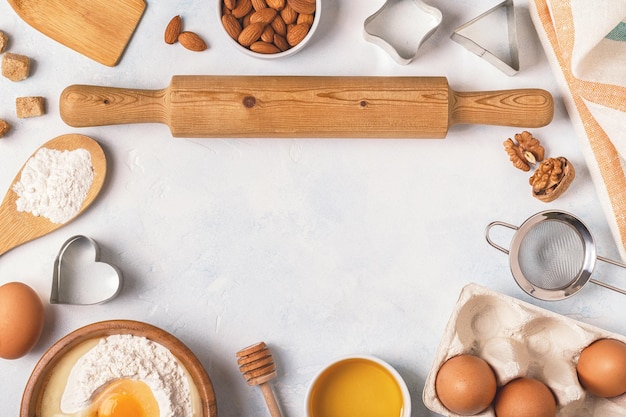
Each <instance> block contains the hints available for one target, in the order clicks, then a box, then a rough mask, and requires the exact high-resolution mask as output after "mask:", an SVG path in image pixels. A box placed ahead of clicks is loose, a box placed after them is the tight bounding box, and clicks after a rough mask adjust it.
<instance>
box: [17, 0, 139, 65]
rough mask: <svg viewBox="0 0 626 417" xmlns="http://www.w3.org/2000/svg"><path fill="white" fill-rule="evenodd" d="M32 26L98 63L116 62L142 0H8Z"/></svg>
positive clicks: (137, 22)
mask: <svg viewBox="0 0 626 417" xmlns="http://www.w3.org/2000/svg"><path fill="white" fill-rule="evenodd" d="M8 2H9V4H10V5H11V7H13V9H14V10H15V12H16V13H17V14H18V15H19V16H20V17H21V18H22V20H24V21H25V22H26V23H28V24H29V25H30V26H32V27H33V28H35V29H37V30H38V31H40V32H41V33H43V34H44V35H46V36H48V37H50V38H52V39H54V40H55V41H57V42H59V43H61V44H63V45H65V46H67V47H68V48H71V49H73V50H75V51H76V52H79V53H81V54H83V55H85V56H87V57H89V58H91V59H93V60H95V61H97V62H99V63H101V64H104V65H107V66H115V65H117V63H118V61H119V59H120V58H121V56H122V53H123V52H124V50H125V49H126V45H127V44H128V42H129V41H130V38H131V36H132V34H133V33H134V32H135V28H136V27H137V25H138V24H139V20H140V19H141V16H142V15H143V12H144V10H145V8H146V3H145V1H144V0H46V1H39V0H8Z"/></svg>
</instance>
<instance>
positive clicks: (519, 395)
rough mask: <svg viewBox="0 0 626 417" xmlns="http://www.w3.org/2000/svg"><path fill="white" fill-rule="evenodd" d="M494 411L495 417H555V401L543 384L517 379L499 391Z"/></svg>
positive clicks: (531, 379)
mask: <svg viewBox="0 0 626 417" xmlns="http://www.w3.org/2000/svg"><path fill="white" fill-rule="evenodd" d="M495 410H496V416H497V417H555V416H556V400H555V399H554V394H552V391H550V388H548V387H547V386H546V385H545V384H544V383H543V382H541V381H538V380H536V379H533V378H517V379H514V380H513V381H511V382H509V383H508V384H506V385H505V386H504V387H502V388H501V389H500V391H499V392H498V395H497V396H496V403H495Z"/></svg>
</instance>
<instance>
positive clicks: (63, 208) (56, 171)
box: [13, 148, 94, 223]
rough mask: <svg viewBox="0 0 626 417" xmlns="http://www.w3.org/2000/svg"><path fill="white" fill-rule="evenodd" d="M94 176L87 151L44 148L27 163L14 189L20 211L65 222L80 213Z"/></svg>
mask: <svg viewBox="0 0 626 417" xmlns="http://www.w3.org/2000/svg"><path fill="white" fill-rule="evenodd" d="M93 176H94V174H93V166H92V165H91V155H90V153H89V152H88V151H87V150H85V149H76V150H73V151H59V150H56V149H48V148H41V149H40V150H39V151H37V153H36V154H35V155H33V157H32V158H30V159H29V160H28V162H27V163H26V165H25V166H24V169H23V170H22V175H21V176H20V180H19V181H18V182H17V183H16V184H15V185H14V186H13V191H15V193H16V194H17V195H18V196H19V198H18V199H17V202H16V205H17V210H18V211H22V212H28V213H31V214H32V215H34V216H44V217H46V218H48V219H49V220H50V221H51V222H53V223H65V222H66V221H68V220H70V219H71V218H72V217H74V216H76V214H78V212H79V211H80V208H81V206H82V204H83V201H84V200H85V197H86V196H87V192H88V191H89V187H91V183H92V182H93Z"/></svg>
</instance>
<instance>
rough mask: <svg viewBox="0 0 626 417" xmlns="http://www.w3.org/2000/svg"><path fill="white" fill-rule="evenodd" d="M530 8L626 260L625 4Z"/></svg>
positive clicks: (545, 2)
mask: <svg viewBox="0 0 626 417" xmlns="http://www.w3.org/2000/svg"><path fill="white" fill-rule="evenodd" d="M529 7H530V14H531V17H532V19H533V23H534V25H535V28H536V29H537V32H538V34H539V39H540V40H541V43H542V45H543V47H544V49H545V51H546V55H547V56H548V60H549V61H550V65H551V67H552V69H553V71H554V73H555V75H556V77H557V79H558V80H559V83H560V84H561V87H562V90H563V95H564V100H565V105H566V107H567V111H568V113H569V116H570V118H571V119H572V122H573V124H574V127H575V129H576V131H577V132H578V135H579V136H580V138H581V143H582V147H583V152H584V154H585V157H586V162H587V165H588V167H589V171H590V173H591V177H592V179H593V181H594V186H595V188H596V189H597V191H598V196H599V197H600V200H601V203H602V205H603V207H604V209H605V211H606V214H607V218H608V219H609V223H610V226H611V230H612V232H613V235H614V237H615V240H616V242H617V245H618V248H619V250H620V254H621V256H622V258H624V259H626V0H530V1H529Z"/></svg>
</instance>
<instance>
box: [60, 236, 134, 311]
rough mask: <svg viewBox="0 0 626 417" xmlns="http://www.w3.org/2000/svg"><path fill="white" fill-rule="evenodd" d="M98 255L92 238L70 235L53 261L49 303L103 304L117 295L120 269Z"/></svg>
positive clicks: (96, 246) (120, 279) (119, 284)
mask: <svg viewBox="0 0 626 417" xmlns="http://www.w3.org/2000/svg"><path fill="white" fill-rule="evenodd" d="M99 258H100V248H99V247H98V244H97V243H96V241H95V240H93V239H91V238H88V237H86V236H82V235H78V236H73V237H71V238H69V239H68V240H67V241H66V242H65V243H64V244H63V246H62V247H61V250H60V251H59V254H58V256H57V258H56V260H55V262H54V273H53V276H52V291H51V293H50V303H51V304H75V305H90V304H102V303H105V302H107V301H109V300H111V299H113V298H114V297H115V296H116V295H117V294H119V292H120V290H121V289H122V274H121V272H120V270H119V269H118V268H117V267H115V266H113V265H110V264H107V263H104V262H100V260H99Z"/></svg>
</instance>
